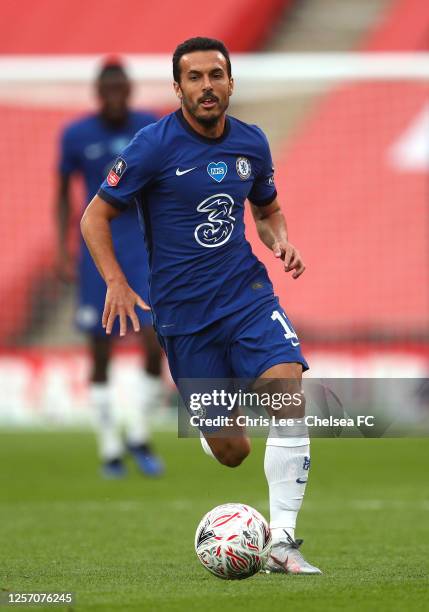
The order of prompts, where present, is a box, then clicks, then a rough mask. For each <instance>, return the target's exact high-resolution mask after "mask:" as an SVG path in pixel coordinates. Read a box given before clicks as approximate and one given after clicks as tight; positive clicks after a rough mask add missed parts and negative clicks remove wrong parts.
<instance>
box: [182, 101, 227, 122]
mask: <svg viewBox="0 0 429 612" xmlns="http://www.w3.org/2000/svg"><path fill="white" fill-rule="evenodd" d="M210 97H212V98H214V99H215V100H216V102H217V108H215V109H213V110H212V111H210V113H205V111H203V112H204V114H200V113H199V112H198V111H199V109H200V104H201V102H202V100H203V99H204V97H203V98H199V99H198V100H197V102H191V101H190V100H189V99H187V98H185V96H183V98H182V102H183V106H184V107H185V108H186V110H187V111H188V113H189V114H191V115H192V117H193V118H194V119H195V120H196V121H198V123H199V124H200V125H202V126H203V127H205V128H208V129H210V128H214V127H215V125H216V124H217V123H218V121H219V119H220V118H221V117H222V115H223V114H224V113H225V111H226V109H227V108H228V106H229V100H228V99H226V100H224V101H222V100H220V99H219V98H218V96H215V95H212V96H210Z"/></svg>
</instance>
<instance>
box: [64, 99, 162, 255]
mask: <svg viewBox="0 0 429 612" xmlns="http://www.w3.org/2000/svg"><path fill="white" fill-rule="evenodd" d="M157 120H158V117H156V116H155V115H153V114H152V113H147V112H140V111H129V113H128V117H127V120H126V122H125V123H124V124H123V125H121V126H119V127H112V126H111V125H109V124H108V123H106V122H105V121H103V119H102V117H101V116H100V115H99V114H91V115H87V116H85V117H83V118H80V119H77V120H75V121H73V122H72V123H70V124H69V125H68V126H67V127H66V128H65V130H64V131H63V133H62V137H61V143H60V159H59V163H58V170H59V172H60V173H61V174H63V175H65V176H70V175H72V174H75V173H76V174H79V175H81V176H82V178H83V181H84V185H85V189H86V201H85V202H84V203H83V205H86V204H87V203H88V202H89V201H90V200H92V198H93V197H94V196H95V194H96V193H97V191H98V188H99V187H100V184H101V182H102V181H103V179H104V177H105V176H106V174H107V173H108V172H109V170H110V168H111V167H112V165H113V162H114V161H115V159H116V157H117V156H118V155H119V153H120V152H121V151H122V149H124V147H126V146H127V144H128V143H129V142H130V140H131V139H132V138H133V136H134V135H135V134H136V132H138V131H139V130H140V129H141V128H143V127H145V126H147V125H149V124H150V123H154V122H155V121H157ZM83 207H84V206H83ZM136 218H137V211H136V209H135V207H130V209H129V210H128V213H127V214H126V215H122V216H121V218H118V219H117V220H116V219H115V222H114V224H113V226H112V229H113V234H114V235H113V238H114V243H115V247H116V248H122V246H124V247H126V246H127V241H128V235H129V231H130V227H131V226H132V225H135V222H136ZM82 248H83V249H85V246H84V245H83V244H82Z"/></svg>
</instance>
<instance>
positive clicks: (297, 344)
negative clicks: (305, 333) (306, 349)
mask: <svg viewBox="0 0 429 612" xmlns="http://www.w3.org/2000/svg"><path fill="white" fill-rule="evenodd" d="M290 343H291V344H292V346H299V342H294V341H293V340H291V341H290Z"/></svg>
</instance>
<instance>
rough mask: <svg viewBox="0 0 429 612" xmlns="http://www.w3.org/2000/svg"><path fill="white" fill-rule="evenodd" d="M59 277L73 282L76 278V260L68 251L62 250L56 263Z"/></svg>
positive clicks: (66, 281)
mask: <svg viewBox="0 0 429 612" xmlns="http://www.w3.org/2000/svg"><path fill="white" fill-rule="evenodd" d="M55 269H56V273H57V275H58V278H59V279H60V280H62V281H63V282H65V283H73V282H74V281H75V280H76V262H75V260H74V258H73V257H72V255H70V253H69V252H68V251H60V252H59V253H58V256H57V261H56V264H55Z"/></svg>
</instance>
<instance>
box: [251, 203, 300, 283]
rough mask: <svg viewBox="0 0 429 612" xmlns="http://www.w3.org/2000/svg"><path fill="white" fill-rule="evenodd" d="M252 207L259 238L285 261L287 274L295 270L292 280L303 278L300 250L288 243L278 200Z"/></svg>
mask: <svg viewBox="0 0 429 612" xmlns="http://www.w3.org/2000/svg"><path fill="white" fill-rule="evenodd" d="M251 207H252V214H253V218H254V219H255V223H256V228H257V230H258V235H259V238H260V239H261V240H262V242H263V243H264V244H265V245H266V246H267V247H268V248H269V249H270V250H271V251H273V253H274V256H275V257H277V258H280V259H282V260H283V262H284V268H285V272H290V271H291V270H293V274H292V278H298V276H301V274H302V273H303V272H304V270H305V266H304V263H303V261H302V257H301V254H300V253H299V251H298V249H297V248H295V247H294V246H293V245H292V244H291V243H290V242H289V241H288V235H287V225H286V219H285V217H284V215H283V213H282V210H281V208H280V205H279V203H278V201H277V198H275V199H274V200H273V201H272V202H271V204H268V205H267V206H255V204H251Z"/></svg>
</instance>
